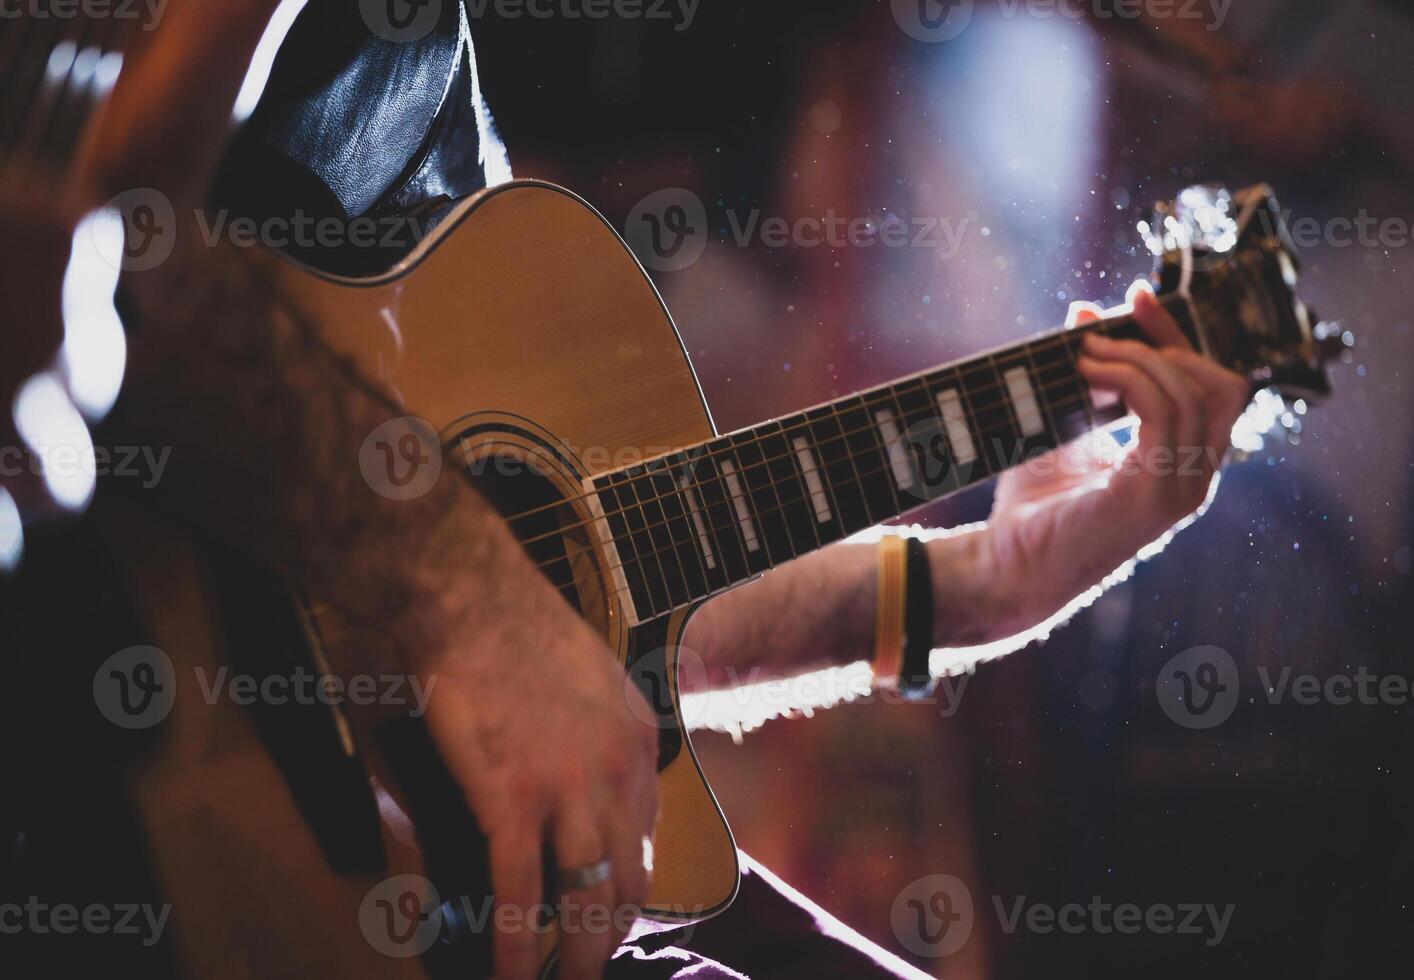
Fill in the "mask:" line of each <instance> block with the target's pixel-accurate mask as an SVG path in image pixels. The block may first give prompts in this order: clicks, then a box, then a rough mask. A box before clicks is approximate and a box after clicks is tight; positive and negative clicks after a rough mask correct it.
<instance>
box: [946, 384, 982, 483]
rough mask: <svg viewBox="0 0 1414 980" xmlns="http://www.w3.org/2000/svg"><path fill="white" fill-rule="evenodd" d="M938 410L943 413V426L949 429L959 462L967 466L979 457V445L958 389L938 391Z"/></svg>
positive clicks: (953, 452)
mask: <svg viewBox="0 0 1414 980" xmlns="http://www.w3.org/2000/svg"><path fill="white" fill-rule="evenodd" d="M938 411H940V412H942V413H943V426H944V428H946V429H947V431H948V442H949V444H951V446H952V454H953V456H954V458H956V459H957V464H958V465H959V466H966V465H967V464H968V463H970V462H972V461H973V460H975V459H976V458H977V446H976V444H974V443H973V441H972V432H971V431H970V430H969V429H968V428H967V415H966V414H965V413H964V412H963V410H962V399H961V398H960V397H959V396H958V393H957V389H955V388H949V389H948V390H947V391H940V392H938Z"/></svg>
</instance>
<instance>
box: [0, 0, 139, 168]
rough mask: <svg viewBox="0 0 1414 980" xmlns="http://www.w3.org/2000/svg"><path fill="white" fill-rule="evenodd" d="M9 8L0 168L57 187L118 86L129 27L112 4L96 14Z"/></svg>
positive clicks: (0, 42)
mask: <svg viewBox="0 0 1414 980" xmlns="http://www.w3.org/2000/svg"><path fill="white" fill-rule="evenodd" d="M13 6H14V8H15V9H14V10H12V11H10V12H9V13H8V14H6V15H5V17H4V21H3V22H4V25H5V27H4V31H3V33H0V167H4V168H7V169H9V168H16V167H24V168H27V169H28V171H30V172H31V173H32V174H36V175H43V176H44V177H46V178H49V179H52V180H54V181H56V182H58V181H59V180H62V179H63V177H64V176H65V175H66V174H67V171H68V168H69V165H70V164H71V163H72V161H73V158H74V156H75V153H76V151H77V148H78V145H79V141H80V139H81V138H82V136H83V133H84V131H85V128H86V126H87V124H88V122H89V121H90V120H91V118H92V117H93V114H94V111H95V110H96V108H97V107H98V106H99V105H100V104H101V103H102V101H103V100H104V98H106V97H107V95H108V93H109V92H110V91H111V90H112V87H113V85H114V83H115V82H116V81H117V78H118V73H119V71H120V70H121V68H122V63H123V51H124V50H126V47H127V42H128V40H129V38H130V37H131V35H132V32H133V30H134V22H133V20H132V19H131V18H130V17H125V16H119V15H118V14H117V9H118V8H117V7H113V8H112V10H110V11H109V12H108V13H107V14H106V15H104V16H99V15H97V14H93V15H89V14H85V13H84V12H82V11H81V10H79V9H76V5H72V4H67V3H64V2H62V0H28V2H27V3H25V4H16V5H13Z"/></svg>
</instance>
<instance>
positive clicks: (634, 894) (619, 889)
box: [606, 773, 658, 952]
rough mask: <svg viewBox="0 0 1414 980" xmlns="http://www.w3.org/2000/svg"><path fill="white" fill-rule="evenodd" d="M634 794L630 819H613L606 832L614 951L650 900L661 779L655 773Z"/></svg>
mask: <svg viewBox="0 0 1414 980" xmlns="http://www.w3.org/2000/svg"><path fill="white" fill-rule="evenodd" d="M642 782H643V786H642V787H641V788H640V789H639V791H638V792H637V793H636V794H634V795H635V798H636V801H635V804H634V812H633V813H632V814H631V816H630V819H628V820H627V821H624V820H614V821H611V822H610V824H609V827H608V831H607V834H606V836H607V837H608V839H609V842H610V844H609V847H610V852H611V856H612V858H613V862H614V884H615V889H616V891H615V901H616V903H617V904H616V905H615V906H614V921H613V924H614V933H613V941H612V943H611V944H610V947H611V952H612V950H613V949H616V948H618V946H619V944H620V943H622V942H623V941H624V937H625V936H626V935H627V934H628V930H629V928H631V927H632V925H633V920H634V919H635V918H637V916H638V912H639V910H640V909H642V908H643V903H644V902H646V901H648V884H649V878H650V874H649V871H648V868H647V867H646V865H645V858H646V856H647V855H646V853H645V847H644V841H645V839H651V837H652V835H653V827H654V824H655V823H656V822H657V817H658V780H657V778H656V777H655V776H654V775H652V774H651V773H650V774H649V775H648V776H647V778H645V779H644V780H643V781H642Z"/></svg>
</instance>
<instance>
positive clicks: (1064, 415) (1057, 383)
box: [1031, 330, 1096, 443]
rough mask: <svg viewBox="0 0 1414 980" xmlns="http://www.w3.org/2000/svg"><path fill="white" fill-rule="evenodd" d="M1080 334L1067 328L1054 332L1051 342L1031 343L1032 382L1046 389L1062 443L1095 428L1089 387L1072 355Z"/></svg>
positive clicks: (1081, 334)
mask: <svg viewBox="0 0 1414 980" xmlns="http://www.w3.org/2000/svg"><path fill="white" fill-rule="evenodd" d="M1083 339H1084V334H1083V333H1082V332H1081V331H1080V330H1068V331H1066V332H1065V333H1064V334H1058V335H1056V340H1055V342H1053V343H1042V344H1034V345H1032V349H1031V363H1032V364H1033V365H1035V367H1036V381H1037V384H1038V386H1039V387H1040V389H1041V390H1042V391H1044V392H1046V398H1047V401H1048V402H1049V404H1050V410H1051V420H1052V422H1053V424H1054V426H1055V432H1056V435H1057V436H1059V437H1060V441H1061V442H1062V443H1065V442H1069V441H1071V440H1072V439H1075V438H1077V437H1079V436H1082V435H1084V434H1085V433H1086V432H1089V431H1090V430H1091V429H1093V428H1095V426H1096V422H1095V413H1094V412H1093V411H1092V410H1091V404H1090V390H1089V386H1088V385H1087V384H1086V383H1085V379H1084V378H1082V377H1081V376H1080V374H1079V373H1078V372H1077V370H1076V366H1075V358H1076V353H1077V351H1078V349H1079V346H1080V343H1081V342H1082V340H1083Z"/></svg>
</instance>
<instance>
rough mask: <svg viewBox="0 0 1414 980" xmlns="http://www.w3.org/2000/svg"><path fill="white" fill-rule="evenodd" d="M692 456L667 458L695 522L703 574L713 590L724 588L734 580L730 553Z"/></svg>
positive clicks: (683, 501) (691, 517)
mask: <svg viewBox="0 0 1414 980" xmlns="http://www.w3.org/2000/svg"><path fill="white" fill-rule="evenodd" d="M687 462H688V457H687V456H686V455H685V454H682V453H679V454H678V455H676V456H672V457H669V458H668V460H667V461H666V466H667V469H668V479H669V480H670V481H671V482H672V484H673V487H674V489H675V490H676V491H677V492H678V493H679V494H681V495H682V503H683V505H684V506H685V507H686V510H687V518H688V520H689V522H690V523H691V525H692V533H693V534H694V535H695V536H696V538H697V545H698V554H699V555H700V557H701V560H702V574H703V577H704V578H705V579H706V580H707V584H708V586H709V587H710V588H712V589H714V590H715V589H720V588H723V587H725V586H727V585H730V584H731V583H732V580H733V579H732V576H731V572H730V570H729V569H728V568H727V566H726V564H725V561H726V554H725V553H724V552H723V550H722V546H721V542H720V541H718V540H717V534H716V533H715V531H714V529H713V527H712V515H711V512H710V511H709V510H708V508H707V500H706V497H704V496H703V493H702V487H700V486H698V485H697V479H696V478H695V477H694V476H693V474H692V471H691V470H690V469H689V468H688V467H687V465H686V464H687Z"/></svg>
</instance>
